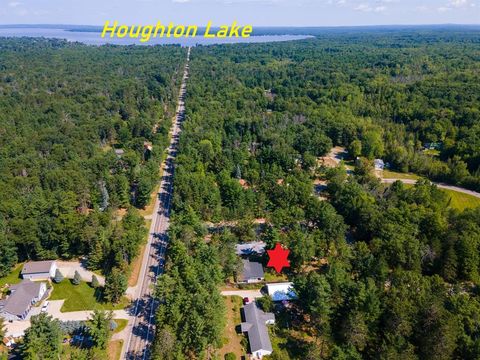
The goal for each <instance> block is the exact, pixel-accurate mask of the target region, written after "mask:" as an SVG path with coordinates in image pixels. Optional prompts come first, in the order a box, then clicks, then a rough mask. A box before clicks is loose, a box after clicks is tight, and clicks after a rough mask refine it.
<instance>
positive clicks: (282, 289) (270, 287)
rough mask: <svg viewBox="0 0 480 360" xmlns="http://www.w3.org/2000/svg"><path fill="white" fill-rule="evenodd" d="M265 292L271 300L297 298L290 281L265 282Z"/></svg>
mask: <svg viewBox="0 0 480 360" xmlns="http://www.w3.org/2000/svg"><path fill="white" fill-rule="evenodd" d="M267 292H268V295H270V297H271V298H272V300H273V301H289V300H294V299H296V298H297V294H296V293H295V290H294V289H293V283H291V282H282V283H271V284H267Z"/></svg>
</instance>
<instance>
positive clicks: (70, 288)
mask: <svg viewBox="0 0 480 360" xmlns="http://www.w3.org/2000/svg"><path fill="white" fill-rule="evenodd" d="M63 299H65V302H64V304H63V306H62V309H61V311H62V312H69V311H82V310H94V309H98V310H121V309H123V308H125V307H126V306H127V305H128V299H126V298H124V299H122V301H120V303H118V304H115V305H114V304H111V303H107V302H104V301H103V300H102V294H101V290H97V291H95V289H93V288H92V287H91V286H90V285H89V284H87V283H85V282H82V283H80V285H73V284H72V283H71V282H70V280H68V279H65V280H63V281H62V282H61V283H60V284H55V283H54V284H53V291H52V294H51V295H50V300H63Z"/></svg>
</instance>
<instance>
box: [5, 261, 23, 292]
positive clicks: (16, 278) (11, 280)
mask: <svg viewBox="0 0 480 360" xmlns="http://www.w3.org/2000/svg"><path fill="white" fill-rule="evenodd" d="M22 266H23V263H21V264H17V265H16V266H15V268H14V269H13V270H12V271H11V272H10V274H8V275H7V276H4V277H3V278H1V279H0V288H2V287H3V286H5V285H6V284H9V285H12V284H18V283H19V282H20V281H22V279H21V278H20V272H21V271H22Z"/></svg>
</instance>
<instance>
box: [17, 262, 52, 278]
mask: <svg viewBox="0 0 480 360" xmlns="http://www.w3.org/2000/svg"><path fill="white" fill-rule="evenodd" d="M53 263H54V261H53V260H49V261H30V262H27V263H25V265H23V269H22V275H23V274H36V273H48V272H49V271H50V268H51V267H52V264H53Z"/></svg>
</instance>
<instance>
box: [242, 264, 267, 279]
mask: <svg viewBox="0 0 480 360" xmlns="http://www.w3.org/2000/svg"><path fill="white" fill-rule="evenodd" d="M242 264H243V269H242V273H241V275H240V279H241V280H248V279H259V278H263V277H264V276H265V275H264V272H263V266H262V264H260V263H258V262H253V261H249V260H242Z"/></svg>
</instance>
